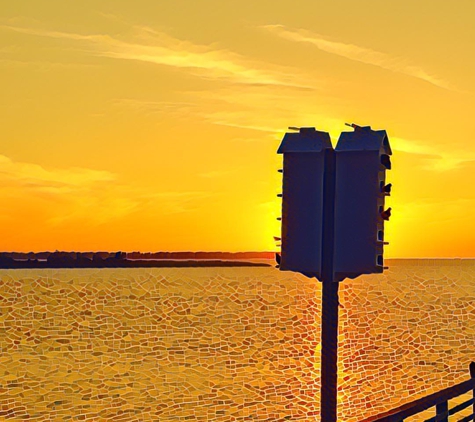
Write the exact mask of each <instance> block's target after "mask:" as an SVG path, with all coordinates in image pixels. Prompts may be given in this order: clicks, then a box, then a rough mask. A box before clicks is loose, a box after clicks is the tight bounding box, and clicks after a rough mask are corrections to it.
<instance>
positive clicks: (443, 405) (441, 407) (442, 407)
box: [435, 400, 449, 422]
mask: <svg viewBox="0 0 475 422" xmlns="http://www.w3.org/2000/svg"><path fill="white" fill-rule="evenodd" d="M435 410H436V415H437V416H439V415H443V414H444V413H445V416H444V417H443V418H441V419H439V422H449V416H448V415H447V412H448V411H449V401H448V400H445V401H443V402H440V403H438V404H436V405H435Z"/></svg>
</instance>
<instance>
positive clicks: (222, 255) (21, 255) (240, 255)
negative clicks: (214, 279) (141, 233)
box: [0, 251, 275, 260]
mask: <svg viewBox="0 0 475 422" xmlns="http://www.w3.org/2000/svg"><path fill="white" fill-rule="evenodd" d="M274 255H275V254H274V252H120V251H119V252H60V251H56V252H0V256H1V257H7V258H12V259H15V260H26V259H41V260H44V259H48V258H49V257H50V256H52V257H71V258H73V259H77V258H78V257H81V258H88V259H99V258H100V259H107V258H118V257H120V258H122V259H274Z"/></svg>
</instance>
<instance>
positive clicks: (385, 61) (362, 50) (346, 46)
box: [262, 25, 452, 89]
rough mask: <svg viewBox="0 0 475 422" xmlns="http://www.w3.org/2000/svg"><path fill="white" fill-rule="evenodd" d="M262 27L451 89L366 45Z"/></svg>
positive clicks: (331, 52) (441, 81)
mask: <svg viewBox="0 0 475 422" xmlns="http://www.w3.org/2000/svg"><path fill="white" fill-rule="evenodd" d="M262 28H264V29H266V30H267V31H270V32H272V33H274V34H276V35H278V36H280V37H282V38H285V39H287V40H291V41H295V42H301V43H308V44H312V45H314V46H315V47H317V48H318V49H320V50H322V51H325V52H327V53H330V54H335V55H338V56H341V57H345V58H347V59H349V60H354V61H358V62H361V63H366V64H371V65H374V66H378V67H381V68H383V69H387V70H391V71H393V72H398V73H403V74H405V75H409V76H412V77H415V78H418V79H422V80H423V81H426V82H429V83H431V84H433V85H435V86H438V87H441V88H445V89H452V88H451V87H450V86H449V84H448V83H447V82H446V81H444V80H443V79H440V78H438V77H436V76H434V75H432V74H430V73H429V72H427V71H426V70H424V69H423V68H421V67H419V66H414V65H411V64H408V63H406V61H405V60H403V59H401V58H399V57H393V56H391V55H389V54H386V53H381V52H379V51H375V50H372V49H370V48H366V47H360V46H358V45H355V44H350V43H343V42H338V41H333V40H330V39H328V38H327V37H324V36H323V35H320V34H317V33H314V32H311V31H307V30H304V29H293V28H288V27H286V26H284V25H264V26H262Z"/></svg>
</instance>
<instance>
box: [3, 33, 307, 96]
mask: <svg viewBox="0 0 475 422" xmlns="http://www.w3.org/2000/svg"><path fill="white" fill-rule="evenodd" d="M0 29H3V30H9V31H15V32H18V33H23V34H28V35H34V36H41V37H48V38H54V39H61V40H69V41H74V42H78V43H81V44H82V47H85V48H86V51H88V52H89V53H90V54H93V55H96V56H100V57H109V58H115V59H124V60H135V61H141V62H147V63H153V64H157V65H164V66H172V67H175V68H181V69H187V70H188V71H190V72H191V73H194V74H195V75H198V76H201V77H203V78H207V79H218V80H219V79H222V80H231V81H233V82H235V83H243V84H252V85H278V86H288V87H294V88H305V89H313V88H312V86H311V84H304V83H301V82H296V81H298V80H300V81H301V78H298V77H296V71H295V69H293V70H292V71H290V70H289V69H287V68H284V67H282V66H276V65H270V64H268V63H257V62H255V61H252V60H249V59H247V58H245V57H243V56H241V55H239V54H236V53H234V52H231V51H228V50H224V49H216V48H212V47H210V46H206V45H199V44H195V43H192V42H190V41H186V40H181V39H178V38H174V37H171V36H169V35H168V34H166V33H164V32H159V31H155V30H154V29H152V28H149V27H145V26H134V27H132V29H133V33H132V34H131V35H130V36H129V38H128V39H127V40H124V39H120V38H119V37H117V36H111V35H106V34H93V35H82V34H76V33H70V32H60V31H51V30H44V29H34V28H27V27H20V26H13V25H0ZM312 85H313V84H312Z"/></svg>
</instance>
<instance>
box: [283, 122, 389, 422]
mask: <svg viewBox="0 0 475 422" xmlns="http://www.w3.org/2000/svg"><path fill="white" fill-rule="evenodd" d="M349 126H351V127H352V128H353V129H354V131H353V132H343V133H342V134H341V136H340V138H339V140H338V144H337V147H336V149H335V150H334V149H333V147H332V145H331V142H330V136H329V135H328V133H326V132H320V131H317V130H315V128H300V129H298V128H289V129H293V130H298V133H286V134H285V136H284V139H283V140H282V143H281V145H280V147H279V149H278V151H277V152H278V153H279V154H284V166H283V183H282V185H283V189H282V193H281V194H278V195H277V196H279V197H282V246H281V247H282V249H281V252H282V255H281V256H280V259H279V261H280V266H279V268H280V269H281V270H290V271H296V272H300V273H302V274H304V275H306V276H308V277H316V278H317V279H318V280H320V281H322V284H323V286H322V324H321V329H322V352H321V371H322V372H321V397H320V400H321V422H336V415H337V413H336V410H337V358H338V353H337V351H338V306H339V301H338V287H339V281H341V280H343V279H345V278H355V277H357V276H359V275H360V274H370V273H381V272H382V271H383V269H384V267H383V244H385V242H384V220H388V219H389V216H390V214H391V208H389V209H387V210H386V211H384V199H385V197H386V196H387V195H388V194H389V193H390V190H391V185H385V171H386V170H387V169H390V168H391V161H390V159H389V155H390V154H391V148H390V147H389V141H388V137H387V135H386V132H385V131H384V130H380V131H373V130H371V128H370V127H369V126H366V127H361V126H358V125H355V124H351V125H349ZM279 171H280V170H279ZM277 257H278V254H276V259H277ZM340 306H341V305H340Z"/></svg>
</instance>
